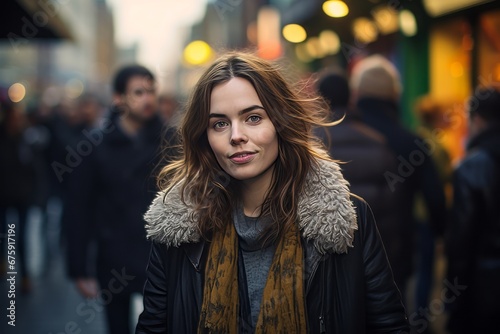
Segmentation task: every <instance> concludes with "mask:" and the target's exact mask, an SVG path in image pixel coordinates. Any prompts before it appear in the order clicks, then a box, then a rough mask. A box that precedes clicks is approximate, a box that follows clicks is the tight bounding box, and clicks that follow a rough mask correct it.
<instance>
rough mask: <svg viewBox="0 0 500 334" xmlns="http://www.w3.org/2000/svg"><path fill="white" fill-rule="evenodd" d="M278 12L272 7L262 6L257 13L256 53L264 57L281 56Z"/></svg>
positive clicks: (274, 57)
mask: <svg viewBox="0 0 500 334" xmlns="http://www.w3.org/2000/svg"><path fill="white" fill-rule="evenodd" d="M280 30H281V29H280V14H279V12H278V10H276V9H275V8H272V7H268V6H265V7H262V8H261V9H260V10H259V14H258V15H257V46H258V54H259V56H260V57H262V58H264V59H276V58H278V57H280V56H281V52H282V50H281V34H280V32H281V31H280Z"/></svg>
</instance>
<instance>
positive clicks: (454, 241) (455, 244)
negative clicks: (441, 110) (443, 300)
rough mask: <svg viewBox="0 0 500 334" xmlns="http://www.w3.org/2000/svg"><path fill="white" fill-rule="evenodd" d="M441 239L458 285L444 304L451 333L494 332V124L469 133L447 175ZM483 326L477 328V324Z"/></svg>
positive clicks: (497, 147) (497, 224)
mask: <svg viewBox="0 0 500 334" xmlns="http://www.w3.org/2000/svg"><path fill="white" fill-rule="evenodd" d="M453 187H454V198H453V210H452V219H451V221H450V224H449V226H448V233H447V238H446V241H447V243H446V245H447V255H448V275H447V276H448V277H447V279H448V280H449V281H450V282H453V283H454V282H457V283H458V285H459V286H460V287H462V289H460V290H459V293H458V294H456V295H455V296H453V297H454V298H453V301H452V302H451V303H450V304H449V305H448V306H449V309H450V311H451V314H450V319H449V324H448V325H449V329H450V330H451V332H452V333H472V332H475V333H480V332H481V333H486V332H488V333H493V332H498V329H499V326H498V319H499V318H500V308H499V307H498V301H499V300H500V287H499V285H498V282H499V281H500V211H499V210H498V205H499V203H500V127H499V126H497V127H494V128H490V129H489V130H487V131H485V132H483V133H482V134H480V135H478V136H477V137H475V138H473V139H472V140H471V141H470V142H469V144H468V147H467V156H466V157H465V158H464V159H463V161H462V162H461V163H460V165H459V166H458V167H457V169H456V170H455V173H454V177H453ZM480 325H482V326H485V327H484V328H482V329H480V328H479V327H478V326H480Z"/></svg>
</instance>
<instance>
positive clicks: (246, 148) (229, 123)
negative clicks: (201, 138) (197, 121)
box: [207, 78, 278, 187]
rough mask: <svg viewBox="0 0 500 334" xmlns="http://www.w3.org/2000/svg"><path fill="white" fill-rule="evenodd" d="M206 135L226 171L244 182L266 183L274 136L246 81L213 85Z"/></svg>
mask: <svg viewBox="0 0 500 334" xmlns="http://www.w3.org/2000/svg"><path fill="white" fill-rule="evenodd" d="M207 136H208V142H209V143H210V147H211V148H212V150H213V152H214V154H215V157H216V158H217V161H218V163H219V165H220V166H221V168H222V169H223V170H224V171H225V172H226V173H227V174H229V175H230V176H231V177H233V178H235V179H237V180H240V181H244V182H245V183H247V184H249V183H255V182H257V183H258V184H260V183H261V182H263V184H262V186H266V187H268V186H269V184H270V182H271V177H272V170H273V167H274V162H275V161H276V158H277V157H278V136H277V133H276V129H275V127H274V125H273V123H272V122H271V120H270V119H269V117H268V115H267V112H266V111H265V110H264V108H263V106H262V103H261V101H260V99H259V97H258V95H257V92H256V91H255V89H254V88H253V86H252V84H251V83H250V82H249V81H247V80H245V79H242V78H232V79H230V80H229V81H227V82H224V83H222V84H220V85H217V86H215V87H214V89H213V90H212V95H211V99H210V114H209V124H208V128H207Z"/></svg>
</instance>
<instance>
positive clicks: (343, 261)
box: [136, 176, 409, 334]
mask: <svg viewBox="0 0 500 334" xmlns="http://www.w3.org/2000/svg"><path fill="white" fill-rule="evenodd" d="M334 177H335V176H333V177H331V178H330V179H328V180H331V179H333V181H331V182H336V181H335V178H334ZM328 180H326V182H330V181H328ZM323 181H325V180H323ZM313 190H314V192H313V194H315V195H316V196H317V197H316V196H315V198H316V199H317V198H320V199H324V200H325V201H328V202H325V203H326V204H325V203H322V202H321V200H320V201H319V202H320V203H319V205H321V206H326V207H325V208H324V211H328V208H329V207H331V206H332V205H333V204H330V203H339V202H343V201H344V200H343V199H340V200H339V199H338V198H335V197H336V196H337V194H338V192H335V193H332V194H331V196H330V197H329V198H328V197H326V196H322V195H324V194H322V193H321V190H320V191H318V190H317V189H313ZM325 194H326V193H325ZM347 196H348V197H347V198H346V200H348V201H349V205H352V208H353V211H352V214H353V215H352V216H350V217H353V219H354V222H355V224H357V228H356V225H349V224H347V226H350V227H352V239H351V240H352V244H349V245H348V246H346V247H345V249H344V248H340V249H336V248H333V249H329V248H327V250H328V252H327V253H325V254H324V255H322V254H321V253H320V252H319V251H318V243H319V244H321V243H322V241H321V240H320V239H321V238H322V237H323V236H321V235H320V236H316V237H311V236H308V235H307V234H308V233H309V232H313V231H314V232H318V233H319V234H321V233H323V232H321V231H319V230H315V228H316V226H314V224H315V220H316V219H318V221H319V222H320V223H319V225H318V228H319V227H321V229H323V230H326V231H328V230H329V229H328V228H326V227H328V225H330V224H331V226H333V225H335V224H343V223H335V224H334V223H332V222H331V221H325V220H321V219H320V218H322V217H333V216H332V215H330V214H324V213H323V212H319V211H317V210H316V208H315V207H314V206H312V205H311V206H305V207H306V208H309V209H310V212H309V210H307V209H306V210H305V211H306V213H305V214H304V215H303V216H302V217H303V220H304V221H307V220H308V219H311V221H310V225H307V226H304V225H301V227H302V228H301V231H302V235H303V243H304V258H305V265H304V280H305V284H304V287H305V289H306V291H305V296H306V310H307V322H308V332H309V333H342V334H349V333H352V334H362V333H403V332H408V331H409V329H408V322H407V318H406V315H405V310H404V307H403V305H402V302H401V296H400V293H399V291H398V289H397V287H396V285H395V283H394V280H393V277H392V272H391V269H390V266H389V264H388V261H387V257H386V254H385V251H384V248H383V245H382V242H381V239H380V236H379V233H378V230H377V227H376V225H375V221H374V218H373V215H372V213H371V210H370V208H369V206H368V205H367V204H366V202H365V201H363V200H361V199H359V198H358V197H355V196H349V195H348V194H347ZM337 197H339V196H337ZM159 198H160V196H159ZM302 204H303V205H305V204H309V203H308V201H307V200H306V201H304V202H302ZM343 204H347V202H344V203H343ZM153 206H154V205H153ZM299 206H300V205H299ZM153 210H155V209H154V208H153V209H150V211H153ZM172 210H175V208H173V209H171V210H169V212H172ZM338 210H341V211H342V210H343V209H342V208H339V209H338ZM299 211H300V209H299ZM302 212H303V211H302ZM332 212H333V211H332ZM332 212H330V213H332ZM342 215H344V217H348V216H349V215H348V214H344V213H340V214H339V213H338V212H336V215H335V216H336V217H338V216H342ZM153 217H154V218H153ZM166 217H167V218H165V217H162V218H161V219H158V215H157V214H153V215H152V216H149V217H148V215H147V217H146V220H148V221H149V222H150V223H151V222H152V221H153V219H157V223H158V221H161V220H163V219H168V217H171V215H170V214H167V215H166ZM177 217H178V216H177ZM299 217H300V215H299ZM318 217H319V218H318ZM338 220H342V217H340V218H338ZM160 226H161V229H157V230H156V231H153V232H152V229H153V228H154V227H151V226H150V227H149V231H148V233H149V235H150V237H152V239H153V240H155V242H154V243H153V245H152V249H151V256H150V261H149V265H148V279H147V282H146V285H145V289H144V312H143V313H142V314H141V316H140V318H139V323H138V326H137V329H136V333H176V334H177V333H196V331H197V327H198V318H199V313H200V309H201V303H202V296H203V294H202V289H203V274H204V265H205V260H206V253H207V251H208V244H206V243H205V242H203V241H198V242H194V243H182V244H180V245H178V246H175V243H170V246H167V245H166V244H165V243H167V244H168V243H169V241H168V240H167V241H165V239H161V237H159V236H158V233H160V234H162V235H163V234H169V233H170V232H172V233H170V234H169V235H170V237H169V240H170V241H171V240H173V239H175V238H176V237H180V238H186V236H185V234H178V233H177V232H178V230H171V231H166V230H165V229H166V228H171V227H170V226H169V227H165V225H161V224H160ZM339 228H340V229H342V228H343V227H342V226H340V227H339V225H337V227H336V228H335V230H338V229H339ZM311 229H312V230H311ZM333 230H334V229H332V231H333ZM160 231H161V232H160ZM184 232H185V230H184ZM152 233H155V234H152ZM188 233H189V232H188ZM325 233H328V232H325ZM332 233H335V232H332ZM337 236H338V235H337ZM341 239H342V237H340V239H336V241H335V242H336V244H342V240H341ZM348 243H349V242H348ZM350 246H352V247H350ZM320 249H322V248H321V247H320ZM239 282H244V280H242V279H240V280H239ZM242 316H243V317H245V318H246V315H243V314H242Z"/></svg>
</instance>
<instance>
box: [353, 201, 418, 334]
mask: <svg viewBox="0 0 500 334" xmlns="http://www.w3.org/2000/svg"><path fill="white" fill-rule="evenodd" d="M356 204H357V206H358V215H359V216H358V224H359V225H360V226H359V232H360V234H361V238H362V242H363V264H364V270H365V288H366V319H367V332H368V333H406V332H408V333H409V327H408V319H407V317H406V312H405V309H404V306H403V303H402V301H401V294H400V292H399V290H398V288H397V287H396V284H395V283H394V278H393V276H392V271H391V267H390V265H389V261H388V260H387V255H386V253H385V249H384V246H383V244H382V239H381V238H380V235H379V232H378V229H377V226H376V225H375V219H374V217H373V213H372V211H371V209H370V207H369V206H368V204H367V203H366V202H364V201H359V202H358V203H356Z"/></svg>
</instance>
